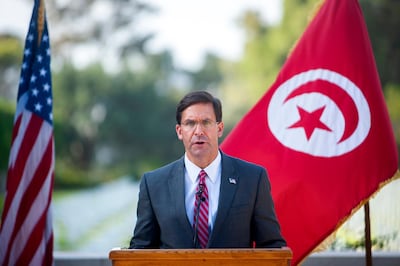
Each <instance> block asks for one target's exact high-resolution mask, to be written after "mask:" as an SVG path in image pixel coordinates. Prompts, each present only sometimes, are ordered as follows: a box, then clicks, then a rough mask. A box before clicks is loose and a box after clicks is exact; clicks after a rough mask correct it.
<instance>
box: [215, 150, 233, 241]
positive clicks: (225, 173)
mask: <svg viewBox="0 0 400 266" xmlns="http://www.w3.org/2000/svg"><path fill="white" fill-rule="evenodd" d="M221 154H222V172H221V187H220V192H219V202H218V211H217V217H216V219H215V223H214V228H213V230H212V232H211V236H210V241H209V243H212V241H213V239H214V238H215V237H216V236H218V232H219V231H220V228H221V226H223V223H224V221H225V218H226V216H227V215H228V212H229V210H230V207H231V205H232V201H233V198H234V196H235V193H236V190H237V186H238V182H239V176H238V175H237V173H236V171H235V168H234V166H233V163H232V159H231V158H229V157H228V156H226V155H224V154H223V153H222V152H221Z"/></svg>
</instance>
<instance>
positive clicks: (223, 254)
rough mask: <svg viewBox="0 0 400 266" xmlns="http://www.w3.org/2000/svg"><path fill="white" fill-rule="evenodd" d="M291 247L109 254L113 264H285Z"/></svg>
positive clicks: (117, 252)
mask: <svg viewBox="0 0 400 266" xmlns="http://www.w3.org/2000/svg"><path fill="white" fill-rule="evenodd" d="M292 257H293V254H292V251H291V250H290V248H288V247H284V248H276V249H265V248H248V249H247V248H246V249H113V250H111V251H110V253H109V258H110V260H111V261H112V264H113V265H114V266H131V265H174V266H187V265H191V266H192V265H238V266H239V265H240V266H244V265H247V264H251V265H271V266H272V265H273V266H287V265H290V260H291V259H292Z"/></svg>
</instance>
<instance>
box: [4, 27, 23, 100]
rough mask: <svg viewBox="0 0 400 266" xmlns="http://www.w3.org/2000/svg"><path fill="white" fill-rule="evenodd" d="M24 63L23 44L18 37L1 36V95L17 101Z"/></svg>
mask: <svg viewBox="0 0 400 266" xmlns="http://www.w3.org/2000/svg"><path fill="white" fill-rule="evenodd" d="M21 62H22V44H21V40H19V39H18V38H17V37H15V36H12V35H9V34H4V35H0V80H1V83H0V95H1V96H3V97H5V98H6V99H12V100H13V101H15V99H16V95H17V84H18V80H19V70H20V69H19V66H20V64H21Z"/></svg>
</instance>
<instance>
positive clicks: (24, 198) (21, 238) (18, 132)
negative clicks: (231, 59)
mask: <svg viewBox="0 0 400 266" xmlns="http://www.w3.org/2000/svg"><path fill="white" fill-rule="evenodd" d="M49 41H50V40H49V35H48V31H47V22H46V14H45V9H44V4H43V1H40V0H35V3H34V7H33V12H32V18H31V22H30V25H29V32H28V35H27V37H26V42H25V49H24V56H23V63H22V67H21V77H20V82H19V88H18V97H17V109H16V113H15V117H14V128H13V134H12V143H11V150H10V158H9V165H8V175H7V185H6V197H5V203H4V209H3V213H2V217H1V227H0V265H52V264H53V227H52V214H51V197H52V190H53V180H54V138H53V114H52V109H53V102H52V84H51V72H50V44H49Z"/></svg>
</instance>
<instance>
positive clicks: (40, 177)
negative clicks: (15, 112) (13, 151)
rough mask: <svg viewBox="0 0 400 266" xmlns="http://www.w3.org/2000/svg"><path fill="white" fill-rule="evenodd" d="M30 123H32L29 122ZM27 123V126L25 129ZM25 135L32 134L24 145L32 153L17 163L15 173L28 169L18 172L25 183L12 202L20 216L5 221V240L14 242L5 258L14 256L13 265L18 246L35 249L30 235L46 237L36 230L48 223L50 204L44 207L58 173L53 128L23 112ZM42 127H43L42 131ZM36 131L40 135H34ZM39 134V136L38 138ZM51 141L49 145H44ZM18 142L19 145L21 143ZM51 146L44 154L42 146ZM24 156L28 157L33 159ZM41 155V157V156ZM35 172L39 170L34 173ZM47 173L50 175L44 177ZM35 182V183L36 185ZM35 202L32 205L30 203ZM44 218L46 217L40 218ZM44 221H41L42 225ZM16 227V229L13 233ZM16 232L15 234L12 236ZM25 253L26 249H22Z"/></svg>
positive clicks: (48, 200) (20, 158)
mask: <svg viewBox="0 0 400 266" xmlns="http://www.w3.org/2000/svg"><path fill="white" fill-rule="evenodd" d="M28 120H29V122H27V121H28ZM25 124H26V125H27V126H26V127H25V128H26V130H24V129H25V128H24V126H25ZM21 125H22V126H21V128H20V129H21V131H24V132H20V133H21V134H25V132H29V133H28V134H29V135H30V137H29V138H23V141H22V142H21V150H23V149H22V147H28V149H27V151H29V150H30V152H20V153H19V156H18V157H16V158H17V162H16V164H15V166H14V167H13V169H10V170H11V171H12V172H13V170H16V169H20V170H21V169H24V170H23V172H22V171H14V173H17V175H16V176H18V177H19V176H21V178H20V179H21V180H23V181H22V182H20V184H19V187H18V189H17V190H16V191H15V194H14V195H15V196H14V198H13V199H11V200H12V205H11V210H19V211H18V213H15V211H14V212H13V213H10V214H9V215H7V214H6V215H7V216H6V217H7V218H8V219H6V220H5V221H4V225H3V226H4V228H5V230H4V232H9V234H8V237H6V238H5V239H4V240H5V241H9V242H11V243H14V244H13V246H12V247H11V248H10V249H9V250H8V251H7V254H6V256H5V258H6V261H7V260H8V259H7V258H8V257H9V256H11V258H10V261H9V262H10V263H11V264H13V263H12V262H13V261H15V260H16V259H17V258H18V256H20V255H21V254H18V253H17V254H13V253H12V252H13V250H17V251H18V248H17V247H18V246H25V245H26V244H27V243H29V245H31V246H35V245H34V243H32V242H31V241H29V240H28V239H27V238H26V236H27V235H30V237H31V238H32V237H33V236H34V234H39V236H38V237H39V238H41V237H42V234H43V232H40V231H35V229H34V227H35V225H37V224H39V225H41V226H39V228H44V226H43V225H42V224H43V221H46V219H47V218H46V217H45V216H43V215H44V214H46V212H47V209H48V205H47V206H42V205H43V202H50V198H51V187H52V175H53V170H54V163H53V160H54V158H53V156H52V154H53V141H52V140H53V138H52V130H51V129H52V128H51V126H50V125H49V124H48V123H42V119H40V118H38V117H37V116H36V115H32V113H30V112H29V111H25V112H24V113H23V118H22V123H21ZM38 125H40V126H41V127H40V128H38ZM38 129H39V130H38ZM33 132H36V134H31V133H33ZM35 135H36V136H35ZM46 142H47V145H44V143H46ZM17 143H18V142H17ZM43 146H47V148H46V150H45V151H44V153H43V156H42V157H40V154H41V153H42V147H43ZM23 154H28V155H29V157H27V156H24V155H23ZM38 155H39V157H38ZM32 169H35V171H34V172H33V173H31V172H32ZM44 173H47V175H44ZM33 181H34V182H33ZM26 203H31V204H26ZM40 216H43V217H40ZM40 221H41V222H40ZM11 228H13V230H11ZM11 231H12V235H10V233H11ZM24 250H25V253H27V252H29V251H31V250H32V249H24ZM20 252H22V250H20ZM22 255H23V256H21V257H22V258H28V254H22Z"/></svg>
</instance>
